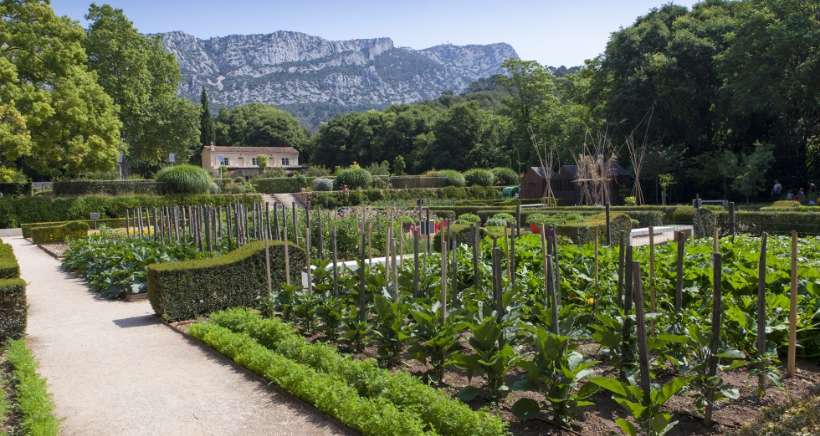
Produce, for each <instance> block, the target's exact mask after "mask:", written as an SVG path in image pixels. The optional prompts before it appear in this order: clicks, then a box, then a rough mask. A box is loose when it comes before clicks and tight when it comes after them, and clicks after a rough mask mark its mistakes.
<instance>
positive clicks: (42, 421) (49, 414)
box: [6, 339, 60, 436]
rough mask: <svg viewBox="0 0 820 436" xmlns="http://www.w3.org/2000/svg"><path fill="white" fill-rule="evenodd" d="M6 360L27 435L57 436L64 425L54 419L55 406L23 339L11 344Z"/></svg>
mask: <svg viewBox="0 0 820 436" xmlns="http://www.w3.org/2000/svg"><path fill="white" fill-rule="evenodd" d="M6 359H7V360H8V362H9V363H10V364H11V367H12V372H11V381H12V383H13V386H14V391H15V400H16V402H17V408H18V410H19V412H20V429H21V430H22V432H23V434H26V435H34V436H51V435H57V434H58V433H59V430H60V425H59V422H58V421H57V418H56V417H55V416H54V403H53V402H52V400H51V397H50V396H49V395H48V386H47V385H46V381H45V380H44V379H43V378H42V377H40V376H39V375H38V374H37V362H35V361H34V356H33V355H32V354H31V351H29V349H28V347H27V346H26V343H25V341H24V340H23V339H18V340H16V341H10V342H9V343H8V347H7V348H6Z"/></svg>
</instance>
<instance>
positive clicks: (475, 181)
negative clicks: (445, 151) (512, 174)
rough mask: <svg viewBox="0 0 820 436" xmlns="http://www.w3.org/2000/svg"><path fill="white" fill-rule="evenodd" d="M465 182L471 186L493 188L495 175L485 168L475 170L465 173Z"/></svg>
mask: <svg viewBox="0 0 820 436" xmlns="http://www.w3.org/2000/svg"><path fill="white" fill-rule="evenodd" d="M464 180H465V181H466V182H467V184H468V185H470V186H493V185H495V174H493V172H492V171H490V170H485V169H483V168H473V169H471V170H467V172H465V173H464Z"/></svg>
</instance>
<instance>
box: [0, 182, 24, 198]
mask: <svg viewBox="0 0 820 436" xmlns="http://www.w3.org/2000/svg"><path fill="white" fill-rule="evenodd" d="M27 195H31V182H20V183H16V182H11V183H3V182H0V196H11V197H17V196H27Z"/></svg>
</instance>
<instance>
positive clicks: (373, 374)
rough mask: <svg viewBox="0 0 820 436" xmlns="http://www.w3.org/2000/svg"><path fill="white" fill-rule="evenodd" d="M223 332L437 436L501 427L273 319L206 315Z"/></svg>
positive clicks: (238, 312)
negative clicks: (410, 417)
mask: <svg viewBox="0 0 820 436" xmlns="http://www.w3.org/2000/svg"><path fill="white" fill-rule="evenodd" d="M211 320H212V321H213V322H215V323H216V324H219V325H221V326H223V327H225V328H228V329H231V330H234V331H236V332H241V333H244V334H247V335H249V336H250V337H252V338H253V339H255V340H257V341H259V343H261V344H262V345H263V346H265V347H268V348H269V349H270V350H272V351H274V352H276V353H278V354H281V355H283V356H285V357H287V358H290V359H293V360H294V361H297V362H303V363H304V364H306V365H308V366H310V367H312V368H314V369H316V370H317V371H321V372H323V373H326V374H328V375H331V376H333V377H337V378H338V379H340V380H343V381H345V382H347V383H348V384H349V385H351V386H355V387H356V388H357V389H358V391H359V392H362V394H363V395H366V396H368V397H378V398H380V399H384V400H386V401H388V402H389V403H390V404H392V405H395V406H396V407H397V408H398V409H399V410H405V409H407V410H412V411H414V412H415V413H416V414H418V416H419V417H421V418H422V420H423V421H424V422H425V423H427V424H429V425H430V426H431V427H432V428H433V429H435V431H436V432H437V433H438V434H442V435H502V434H506V431H505V428H504V423H503V422H502V421H501V420H500V419H499V418H497V417H495V416H492V415H490V414H488V413H486V412H476V411H473V410H471V409H470V408H469V406H467V405H465V404H462V403H460V402H459V401H457V400H454V399H452V398H449V397H448V396H447V394H445V393H443V392H441V391H439V390H438V389H436V388H434V387H431V386H427V385H425V384H424V383H423V382H421V381H419V380H418V379H416V378H414V377H413V376H411V375H410V374H408V373H406V372H403V371H397V372H391V371H389V370H386V369H381V368H378V367H377V366H376V365H375V364H374V363H373V362H372V361H363V360H357V359H354V358H351V357H348V356H345V355H342V354H340V353H339V352H338V351H336V350H335V349H333V348H331V347H329V346H327V345H324V344H312V343H309V342H307V341H306V340H305V339H303V338H302V337H300V336H299V335H298V334H297V333H296V332H295V331H294V330H293V328H292V327H291V326H289V325H288V324H285V323H284V322H282V321H280V320H278V319H275V318H274V319H262V318H261V317H260V316H259V315H257V314H252V313H249V312H248V311H247V310H244V309H235V310H228V311H224V312H219V313H215V314H212V315H211Z"/></svg>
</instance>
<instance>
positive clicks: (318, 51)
mask: <svg viewBox="0 0 820 436" xmlns="http://www.w3.org/2000/svg"><path fill="white" fill-rule="evenodd" d="M159 36H160V37H161V39H162V42H163V44H164V45H165V47H166V48H167V49H168V50H169V51H170V52H172V53H173V54H174V55H176V57H177V59H178V61H179V65H180V70H181V72H182V83H181V84H180V93H181V94H182V95H183V96H185V97H188V98H190V99H192V100H197V99H198V98H199V93H200V90H201V88H202V87H205V89H207V90H208V94H209V97H210V99H211V101H212V102H213V103H215V104H216V105H219V106H236V105H240V104H244V103H250V102H263V103H269V104H275V105H279V106H282V107H284V108H286V109H289V110H291V111H293V112H295V114H296V115H297V116H298V117H300V118H301V119H302V120H303V121H305V122H306V123H307V124H308V125H312V126H315V125H316V124H318V122H319V121H322V120H324V119H327V118H328V117H329V116H332V115H335V114H337V113H341V112H346V111H351V110H362V109H367V108H380V107H384V106H386V105H389V104H396V103H410V102H415V101H419V100H425V99H431V98H436V97H438V96H439V95H440V94H441V93H442V92H444V91H453V92H455V93H458V92H461V91H463V90H465V89H466V88H467V87H468V85H469V84H470V83H472V82H474V81H476V80H478V79H481V78H484V77H489V76H492V75H494V74H499V73H501V72H502V68H501V64H502V63H503V62H504V60H506V59H508V58H518V55H517V54H516V52H515V50H514V49H513V48H512V47H511V46H510V45H508V44H504V43H499V44H489V45H467V46H454V45H439V46H435V47H430V48H427V49H424V50H414V49H411V48H405V47H395V46H394V45H393V41H392V40H391V39H390V38H374V39H354V40H347V41H329V40H326V39H323V38H320V37H317V36H311V35H307V34H304V33H299V32H288V31H278V32H274V33H270V34H266V35H259V34H257V35H230V36H224V37H215V38H210V39H199V38H196V37H194V36H192V35H189V34H186V33H183V32H169V33H163V34H160V35H159Z"/></svg>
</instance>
